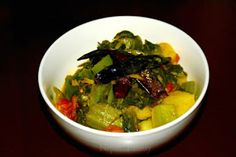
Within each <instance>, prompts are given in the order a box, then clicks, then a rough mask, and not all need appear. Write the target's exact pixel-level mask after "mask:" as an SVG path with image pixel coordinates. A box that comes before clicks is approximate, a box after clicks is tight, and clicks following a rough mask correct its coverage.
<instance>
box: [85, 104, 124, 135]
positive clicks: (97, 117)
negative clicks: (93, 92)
mask: <svg viewBox="0 0 236 157" xmlns="http://www.w3.org/2000/svg"><path fill="white" fill-rule="evenodd" d="M120 114H121V111H120V110H118V109H115V108H113V107H112V106H110V105H109V104H104V103H99V104H94V105H93V106H91V107H90V108H89V112H88V113H87V114H86V123H87V125H88V126H90V127H92V128H95V129H99V130H103V129H105V128H106V127H108V126H109V125H110V124H112V123H113V122H114V121H115V120H116V119H118V118H119V117H120Z"/></svg>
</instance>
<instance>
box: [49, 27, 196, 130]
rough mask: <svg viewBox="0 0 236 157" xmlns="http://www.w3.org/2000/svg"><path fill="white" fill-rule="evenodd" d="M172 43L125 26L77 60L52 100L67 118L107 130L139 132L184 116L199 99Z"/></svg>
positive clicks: (193, 83) (54, 89) (55, 89)
mask: <svg viewBox="0 0 236 157" xmlns="http://www.w3.org/2000/svg"><path fill="white" fill-rule="evenodd" d="M179 59H180V57H179V55H178V54H177V53H176V52H175V50H174V49H173V48H172V47H171V45H170V44H168V43H155V44H154V43H152V42H150V41H148V40H144V41H142V39H141V37H140V36H138V35H134V34H133V33H132V32H130V31H127V30H124V31H121V32H119V33H117V34H116V35H115V36H114V38H113V39H112V41H108V40H104V41H102V42H100V43H98V46H97V49H96V50H93V51H92V52H88V53H86V54H85V55H83V56H81V57H79V58H78V59H77V60H78V61H82V60H83V63H82V64H80V65H79V66H78V69H77V71H76V72H75V73H74V74H73V75H67V76H66V78H65V82H64V85H63V87H62V88H61V89H59V88H57V87H54V88H53V91H54V95H53V97H52V101H53V103H54V105H55V107H56V108H57V109H58V110H59V111H60V112H61V113H62V114H64V115H65V116H66V117H68V118H70V119H71V120H73V121H76V122H78V123H80V124H82V125H85V126H88V127H91V128H94V129H98V130H103V131H109V132H136V131H144V130H149V129H152V128H155V127H159V126H162V125H164V124H166V123H168V122H170V121H172V120H174V119H176V118H178V117H179V116H181V115H182V114H184V113H185V112H186V111H187V110H188V109H189V108H190V107H191V106H192V105H193V104H194V102H195V98H196V84H195V82H194V81H189V80H188V79H187V73H186V72H185V71H184V69H183V67H182V66H181V65H180V64H178V61H179Z"/></svg>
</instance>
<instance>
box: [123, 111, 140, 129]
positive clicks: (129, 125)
mask: <svg viewBox="0 0 236 157" xmlns="http://www.w3.org/2000/svg"><path fill="white" fill-rule="evenodd" d="M122 117H123V128H124V131H125V132H135V131H138V120H137V116H136V114H135V112H133V111H126V112H125V113H123V114H122Z"/></svg>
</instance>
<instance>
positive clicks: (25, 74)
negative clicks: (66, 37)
mask: <svg viewBox="0 0 236 157" xmlns="http://www.w3.org/2000/svg"><path fill="white" fill-rule="evenodd" d="M116 15H137V16H145V17H151V18H155V19H159V20H162V21H165V22H168V23H170V24H172V25H175V26H177V27H178V28H180V29H182V30H184V31H185V32H186V33H188V34H189V35H190V36H191V37H193V39H194V40H195V41H197V42H198V43H199V45H200V46H201V47H202V49H203V51H204V52H205V55H206V57H207V60H208V62H209V66H210V84H209V88H208V92H207V94H206V97H205V99H204V101H203V106H202V108H201V110H200V113H199V114H198V116H197V118H196V119H195V120H194V121H193V123H192V125H191V127H190V128H189V129H188V130H187V131H186V132H185V134H184V135H182V136H180V137H179V138H178V139H176V141H175V142H173V143H172V144H171V145H168V146H167V147H165V148H163V149H161V150H159V151H153V152H151V153H150V154H149V156H160V157H173V156H177V157H205V156H206V157H223V156H224V157H233V156H236V144H235V143H236V102H235V100H236V99H234V98H236V96H235V95H234V94H236V92H235V91H236V86H235V84H236V77H235V72H236V70H235V67H236V66H235V61H236V55H235V54H236V1H235V0H175V1H174V0H155V1H154V0H149V1H147V0H146V1H144V0H126V1H123V0H120V1H103V0H101V1H96V2H94V1H89V0H87V1H85V2H83V4H82V1H78V0H71V1H69V0H67V1H61V2H59V1H45V2H43V1H28V2H27V1H25V0H22V1H14V0H9V1H7V2H2V1H1V2H0V52H1V58H2V59H1V62H0V65H1V66H0V74H1V77H0V78H1V84H0V85H1V86H0V87H1V90H0V91H1V103H0V121H1V123H0V124H1V129H0V156H1V157H5V156H25V157H26V156H34V157H37V156H40V157H49V156H52V157H60V156H64V157H65V156H66V157H73V156H77V157H78V156H86V157H90V156H99V154H97V153H96V152H93V151H91V150H89V149H87V148H86V147H84V146H82V145H79V144H76V143H75V142H74V141H73V140H71V139H70V138H68V137H67V136H66V135H65V134H64V133H63V132H62V131H61V130H60V129H59V128H58V127H57V126H55V122H54V121H53V120H52V119H51V117H50V115H49V114H48V112H47V110H46V104H45V102H44V100H43V99H42V96H41V94H40V92H39V88H38V82H37V81H38V80H37V73H38V68H39V63H40V61H41V59H42V57H43V55H44V53H45V51H46V50H47V48H48V47H49V46H50V45H51V44H52V43H53V42H54V41H55V40H56V39H57V38H58V37H60V36H61V35H62V34H64V33H65V32H67V31H69V30H70V29H72V28H74V27H76V26H78V25H80V24H82V23H85V22H88V21H91V20H94V19H97V18H102V17H108V16H116ZM52 125H54V126H52ZM100 155H101V154H100Z"/></svg>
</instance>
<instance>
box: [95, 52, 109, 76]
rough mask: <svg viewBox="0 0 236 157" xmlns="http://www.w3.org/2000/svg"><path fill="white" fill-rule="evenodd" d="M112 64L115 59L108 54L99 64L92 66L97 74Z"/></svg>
mask: <svg viewBox="0 0 236 157" xmlns="http://www.w3.org/2000/svg"><path fill="white" fill-rule="evenodd" d="M112 64H113V61H112V59H111V57H110V55H106V56H105V57H103V58H102V59H101V60H100V61H99V62H98V63H97V64H95V65H94V67H93V68H92V71H93V72H94V73H95V74H96V73H98V72H99V71H101V70H103V69H104V68H106V67H108V66H110V65H112Z"/></svg>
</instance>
